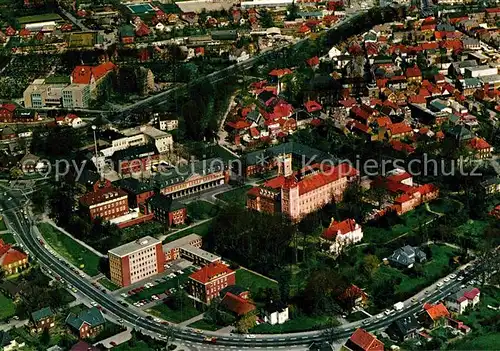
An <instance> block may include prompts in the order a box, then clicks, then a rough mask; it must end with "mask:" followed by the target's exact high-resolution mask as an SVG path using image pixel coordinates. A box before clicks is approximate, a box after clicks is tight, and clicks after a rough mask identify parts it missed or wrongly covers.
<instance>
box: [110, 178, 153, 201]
mask: <svg viewBox="0 0 500 351" xmlns="http://www.w3.org/2000/svg"><path fill="white" fill-rule="evenodd" d="M113 185H114V186H116V187H117V188H120V189H122V190H123V191H125V192H126V193H127V194H128V204H129V207H130V208H137V207H141V206H143V205H145V204H146V200H148V199H149V198H150V197H151V196H153V195H154V189H153V187H152V186H151V185H150V184H149V183H145V182H141V181H140V180H138V179H136V178H123V179H120V180H117V181H116V182H113Z"/></svg>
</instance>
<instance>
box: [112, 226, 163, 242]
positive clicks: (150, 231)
mask: <svg viewBox="0 0 500 351" xmlns="http://www.w3.org/2000/svg"><path fill="white" fill-rule="evenodd" d="M165 230H166V228H165V226H164V225H163V224H161V223H159V222H156V221H153V222H147V223H142V224H137V225H134V226H131V227H128V228H124V229H122V233H123V235H122V239H121V242H120V245H122V244H126V243H129V242H131V241H134V240H137V239H139V238H142V237H145V236H148V235H149V236H152V237H153V238H156V237H158V236H160V235H162V234H163V233H164V232H165Z"/></svg>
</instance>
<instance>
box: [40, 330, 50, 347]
mask: <svg viewBox="0 0 500 351" xmlns="http://www.w3.org/2000/svg"><path fill="white" fill-rule="evenodd" d="M40 343H41V344H42V345H44V346H48V345H49V343H50V332H49V329H48V328H43V332H42V335H40Z"/></svg>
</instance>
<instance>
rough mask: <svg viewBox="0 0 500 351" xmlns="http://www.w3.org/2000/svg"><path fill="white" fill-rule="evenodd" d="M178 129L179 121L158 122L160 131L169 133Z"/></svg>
mask: <svg viewBox="0 0 500 351" xmlns="http://www.w3.org/2000/svg"><path fill="white" fill-rule="evenodd" d="M177 128H179V120H177V119H166V120H164V121H160V130H167V131H171V130H174V129H177Z"/></svg>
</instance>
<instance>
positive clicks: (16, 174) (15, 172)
mask: <svg viewBox="0 0 500 351" xmlns="http://www.w3.org/2000/svg"><path fill="white" fill-rule="evenodd" d="M9 173H10V178H11V179H15V180H17V179H19V178H21V177H22V176H23V174H24V173H23V171H22V170H21V169H20V168H19V167H12V168H11V169H10V171H9Z"/></svg>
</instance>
